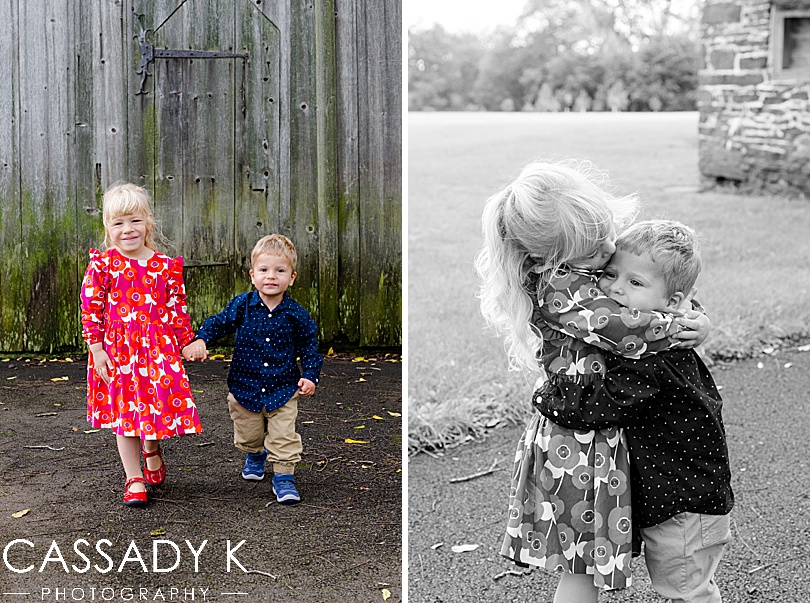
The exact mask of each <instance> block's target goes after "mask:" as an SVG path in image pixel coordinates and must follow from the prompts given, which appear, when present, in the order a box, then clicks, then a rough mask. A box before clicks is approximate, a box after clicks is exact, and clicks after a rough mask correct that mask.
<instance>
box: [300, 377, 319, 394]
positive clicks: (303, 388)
mask: <svg viewBox="0 0 810 603" xmlns="http://www.w3.org/2000/svg"><path fill="white" fill-rule="evenodd" d="M314 393H315V384H314V383H313V382H312V381H310V380H309V379H304V378H303V377H301V378H300V379H299V380H298V395H299V396H304V397H309V396H311V395H312V394H314Z"/></svg>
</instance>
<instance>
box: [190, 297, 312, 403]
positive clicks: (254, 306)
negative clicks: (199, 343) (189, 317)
mask: <svg viewBox="0 0 810 603" xmlns="http://www.w3.org/2000/svg"><path fill="white" fill-rule="evenodd" d="M231 333H235V334H236V338H235V341H234V349H233V361H232V362H231V369H230V371H229V373H228V389H229V390H230V392H231V394H233V397H234V398H236V400H237V402H239V404H241V405H242V406H244V407H245V408H247V409H248V410H252V411H253V412H261V410H262V408H266V409H267V411H268V412H269V411H272V410H275V409H277V408H280V407H281V406H284V405H285V404H286V403H287V402H288V401H289V400H290V398H292V397H293V395H294V394H295V392H296V391H297V390H298V381H299V379H301V377H304V378H305V379H309V380H310V381H312V382H313V383H315V384H316V385H317V384H318V380H319V379H320V375H321V367H322V366H323V356H321V354H320V353H319V352H318V327H317V326H316V325H315V321H313V320H312V318H311V317H310V316H309V312H307V311H306V310H305V309H304V307H303V306H302V305H301V304H299V303H297V302H295V301H293V300H292V299H291V298H290V297H289V296H288V295H287V294H286V293H285V294H284V299H283V300H282V301H281V303H280V304H279V305H278V306H276V307H275V308H273V309H272V310H270V309H269V308H268V307H267V306H266V305H265V304H264V302H263V301H262V298H261V297H260V296H259V293H258V291H249V292H247V293H243V294H241V295H237V296H236V297H235V298H233V299H232V300H231V301H230V302H228V305H227V306H225V309H224V310H223V311H222V312H220V313H219V314H216V315H214V316H209V317H208V318H207V319H206V320H205V322H204V323H203V326H202V328H200V329H199V330H198V331H197V333H196V336H197V338H198V339H202V340H203V341H204V342H205V343H206V345H208V344H209V343H211V342H214V341H216V340H217V339H219V338H220V337H224V336H226V335H230V334H231ZM299 358H300V361H301V369H303V372H302V371H301V370H300V369H299V368H298V363H297V362H296V360H297V359H299Z"/></svg>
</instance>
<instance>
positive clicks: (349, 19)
mask: <svg viewBox="0 0 810 603" xmlns="http://www.w3.org/2000/svg"><path fill="white" fill-rule="evenodd" d="M356 4H357V3H356V2H355V1H354V0H337V2H336V11H335V12H336V17H335V19H336V36H335V37H336V46H337V78H338V81H337V98H338V117H337V122H338V133H337V139H338V148H339V153H338V173H337V179H338V185H337V186H338V245H339V250H340V252H339V262H338V270H339V272H338V291H339V294H340V307H339V318H338V320H339V330H340V333H341V335H342V336H344V337H345V338H346V339H348V340H349V341H351V342H353V343H358V342H359V340H360V293H359V286H358V285H359V281H360V188H359V182H360V179H359V174H358V171H359V166H358V160H359V156H358V154H359V145H358V137H359V132H358V81H357V75H358V74H357V63H358V52H357V17H356V14H355V13H356V9H355V6H356Z"/></svg>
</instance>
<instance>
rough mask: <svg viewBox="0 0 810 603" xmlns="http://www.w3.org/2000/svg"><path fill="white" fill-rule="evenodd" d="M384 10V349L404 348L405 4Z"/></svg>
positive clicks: (382, 325)
mask: <svg viewBox="0 0 810 603" xmlns="http://www.w3.org/2000/svg"><path fill="white" fill-rule="evenodd" d="M381 4H382V5H383V6H384V7H385V24H384V27H383V32H384V34H385V42H384V45H383V47H384V48H385V51H386V54H385V62H384V71H385V74H384V76H383V77H384V81H385V83H384V84H383V94H384V98H385V100H384V103H385V113H384V116H383V143H382V148H383V174H384V175H383V204H384V208H385V209H384V213H385V221H384V226H383V228H384V232H385V233H386V236H385V237H384V239H383V241H382V243H383V257H384V258H385V264H384V266H383V268H382V273H383V274H384V278H383V279H382V281H383V282H384V284H385V291H384V293H383V295H382V297H383V301H382V305H383V309H382V315H381V316H380V317H379V319H378V320H379V324H380V332H381V339H380V343H382V344H383V345H395V346H396V345H401V344H402V312H403V307H402V97H403V90H402V3H401V2H381Z"/></svg>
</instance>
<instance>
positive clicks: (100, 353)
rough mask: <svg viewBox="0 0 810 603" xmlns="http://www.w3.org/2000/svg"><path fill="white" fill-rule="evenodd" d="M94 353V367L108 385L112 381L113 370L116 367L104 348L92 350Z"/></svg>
mask: <svg viewBox="0 0 810 603" xmlns="http://www.w3.org/2000/svg"><path fill="white" fill-rule="evenodd" d="M90 351H91V352H92V354H93V367H94V368H95V371H96V375H98V376H99V377H100V378H101V380H102V381H103V382H104V383H106V384H107V385H109V384H110V381H112V372H113V370H114V369H115V366H113V363H112V360H111V359H110V356H109V355H108V354H107V352H105V351H104V348H102V347H100V346H99V348H98V349H96V350H93V349H91V350H90Z"/></svg>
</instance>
